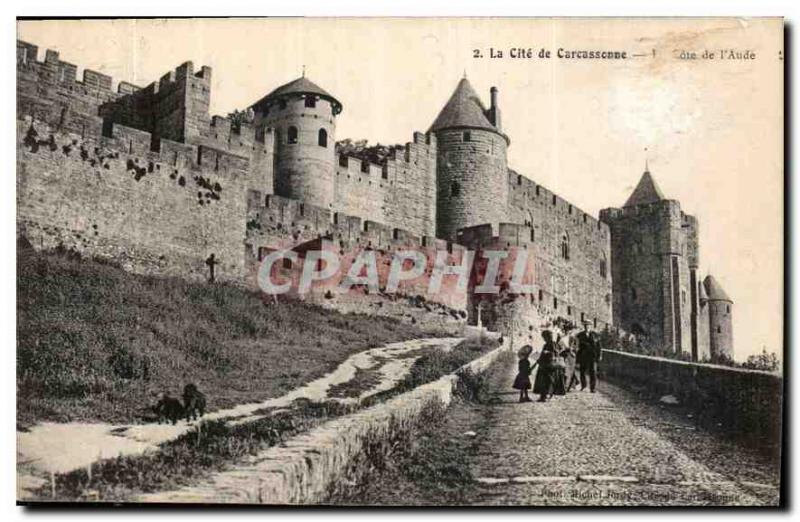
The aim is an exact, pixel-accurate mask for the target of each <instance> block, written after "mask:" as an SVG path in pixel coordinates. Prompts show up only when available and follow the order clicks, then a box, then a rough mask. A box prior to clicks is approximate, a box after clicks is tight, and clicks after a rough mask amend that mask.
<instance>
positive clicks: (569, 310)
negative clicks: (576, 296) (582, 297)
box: [567, 306, 572, 315]
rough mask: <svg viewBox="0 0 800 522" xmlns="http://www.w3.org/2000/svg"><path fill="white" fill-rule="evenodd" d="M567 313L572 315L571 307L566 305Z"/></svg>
mask: <svg viewBox="0 0 800 522" xmlns="http://www.w3.org/2000/svg"><path fill="white" fill-rule="evenodd" d="M567 315H572V307H571V306H567Z"/></svg>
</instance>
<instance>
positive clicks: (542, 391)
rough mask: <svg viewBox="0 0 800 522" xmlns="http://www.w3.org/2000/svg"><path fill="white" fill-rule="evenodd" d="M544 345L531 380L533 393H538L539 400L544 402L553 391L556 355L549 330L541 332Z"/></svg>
mask: <svg viewBox="0 0 800 522" xmlns="http://www.w3.org/2000/svg"><path fill="white" fill-rule="evenodd" d="M542 338H543V339H544V346H542V351H541V352H540V353H539V359H538V360H537V361H536V365H537V366H538V369H537V370H536V378H535V379H534V381H533V393H536V394H538V395H539V402H545V401H546V400H547V398H548V397H549V396H550V395H551V394H552V392H553V382H552V381H553V359H555V357H556V345H555V343H554V342H553V334H552V333H551V332H550V330H545V331H543V332H542Z"/></svg>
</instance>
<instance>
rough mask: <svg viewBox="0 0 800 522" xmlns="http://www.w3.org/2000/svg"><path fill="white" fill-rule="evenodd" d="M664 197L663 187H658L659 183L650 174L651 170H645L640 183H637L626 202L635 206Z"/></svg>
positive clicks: (626, 204)
mask: <svg viewBox="0 0 800 522" xmlns="http://www.w3.org/2000/svg"><path fill="white" fill-rule="evenodd" d="M662 199H665V198H664V194H663V193H662V192H661V189H660V188H658V185H656V181H655V180H654V179H653V176H651V175H650V171H649V170H645V171H644V174H642V178H641V179H640V180H639V184H638V185H636V188H635V189H634V190H633V192H632V193H631V195H630V197H629V198H628V201H626V202H625V206H626V207H635V206H636V205H644V204H647V203H655V202H656V201H661V200H662Z"/></svg>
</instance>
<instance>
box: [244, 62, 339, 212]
mask: <svg viewBox="0 0 800 522" xmlns="http://www.w3.org/2000/svg"><path fill="white" fill-rule="evenodd" d="M252 108H253V111H254V113H255V124H256V128H257V129H258V130H259V131H260V132H264V131H265V130H266V129H272V130H273V133H274V136H275V150H274V165H273V176H274V180H275V194H277V195H278V196H284V197H287V198H292V199H298V200H302V201H304V202H307V203H310V204H312V205H317V206H320V207H323V208H331V204H332V203H333V192H334V177H335V173H336V170H335V169H336V164H335V156H336V154H335V151H334V148H335V144H336V139H335V136H336V115H338V114H339V113H340V112H342V104H341V103H339V101H338V100H337V99H336V98H334V97H333V96H331V95H330V94H328V93H327V92H326V91H325V90H324V89H322V88H321V87H319V86H317V85H316V84H314V83H313V82H312V81H310V80H308V79H307V78H305V76H304V77H302V78H298V79H297V80H294V81H292V82H289V83H287V84H285V85H282V86H280V87H278V88H277V89H275V90H274V91H272V92H271V93H269V94H267V95H266V96H264V97H263V98H261V99H260V100H259V101H257V102H256V103H255V104H253V106H252Z"/></svg>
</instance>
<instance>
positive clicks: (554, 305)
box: [553, 297, 558, 309]
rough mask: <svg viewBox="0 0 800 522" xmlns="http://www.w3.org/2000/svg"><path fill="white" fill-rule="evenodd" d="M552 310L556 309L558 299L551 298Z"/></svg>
mask: <svg viewBox="0 0 800 522" xmlns="http://www.w3.org/2000/svg"><path fill="white" fill-rule="evenodd" d="M553 308H554V309H557V308H558V297H553Z"/></svg>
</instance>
